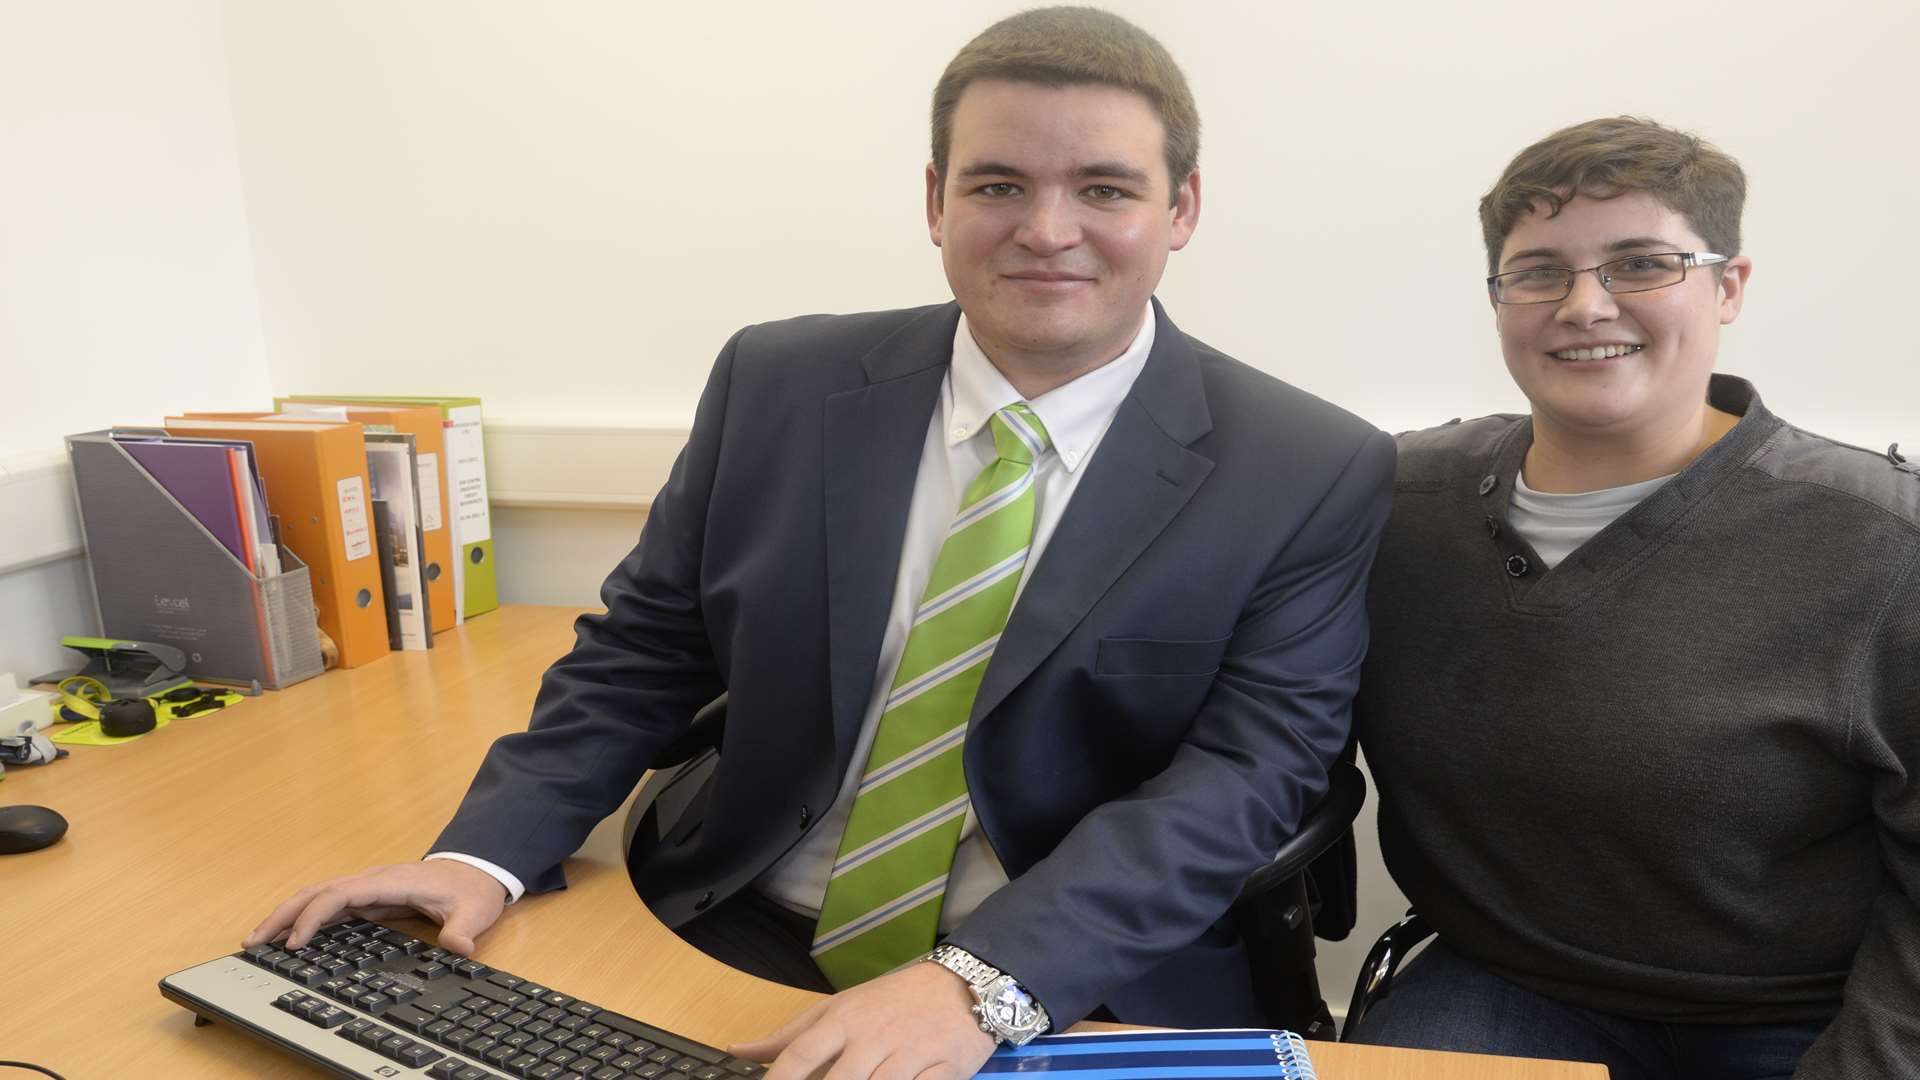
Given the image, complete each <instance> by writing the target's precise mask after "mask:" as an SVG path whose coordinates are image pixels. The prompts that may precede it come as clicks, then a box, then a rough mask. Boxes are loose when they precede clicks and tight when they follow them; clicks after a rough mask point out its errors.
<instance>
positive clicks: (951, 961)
mask: <svg viewBox="0 0 1920 1080" xmlns="http://www.w3.org/2000/svg"><path fill="white" fill-rule="evenodd" d="M922 959H925V960H931V961H933V962H934V963H936V964H939V965H940V966H941V967H943V968H946V969H947V970H948V971H951V972H953V973H954V974H955V975H958V976H960V977H961V978H962V979H965V980H966V983H967V988H968V989H970V990H972V991H973V996H974V1000H975V1005H974V1006H973V1015H974V1016H975V1017H977V1018H978V1019H979V1021H980V1030H981V1031H984V1032H986V1033H987V1034H989V1035H991V1036H993V1041H994V1042H995V1043H996V1044H998V1043H1003V1042H1006V1043H1012V1044H1013V1045H1015V1046H1025V1045H1026V1044H1027V1043H1029V1042H1031V1041H1033V1037H1034V1036H1035V1035H1038V1034H1040V1033H1041V1032H1043V1031H1045V1030H1047V1028H1048V1027H1049V1026H1050V1025H1051V1024H1052V1023H1053V1021H1052V1020H1050V1019H1048V1018H1047V1010H1046V1009H1045V1008H1043V1007H1042V1006H1041V1005H1040V1003H1039V1002H1037V1001H1035V1000H1033V995H1032V994H1029V993H1027V989H1026V987H1024V986H1021V985H1020V984H1019V983H1018V982H1015V981H1014V978H1013V976H1011V975H1005V974H1002V973H1001V972H1000V970H999V969H998V968H996V967H994V966H992V965H991V964H988V963H987V962H986V961H984V960H982V959H980V958H979V957H977V956H975V955H973V954H972V953H970V952H968V951H967V950H965V949H962V948H960V947H958V946H955V945H939V946H936V947H935V948H934V950H933V951H932V952H930V953H928V954H927V955H926V956H924V957H922Z"/></svg>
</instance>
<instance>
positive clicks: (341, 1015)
mask: <svg viewBox="0 0 1920 1080" xmlns="http://www.w3.org/2000/svg"><path fill="white" fill-rule="evenodd" d="M352 1015H353V1014H352V1013H349V1012H348V1011H347V1010H345V1009H343V1008H341V1007H339V1006H338V1005H328V1006H326V1007H325V1008H322V1009H316V1010H314V1013H313V1015H312V1016H309V1017H307V1019H308V1020H311V1021H312V1022H313V1023H315V1024H317V1025H319V1026H320V1027H323V1028H337V1027H339V1026H340V1025H341V1024H344V1023H346V1022H347V1019H348V1018H349V1017H351V1016H352Z"/></svg>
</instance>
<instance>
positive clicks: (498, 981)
mask: <svg viewBox="0 0 1920 1080" xmlns="http://www.w3.org/2000/svg"><path fill="white" fill-rule="evenodd" d="M487 981H488V982H490V983H492V984H493V985H495V986H500V987H505V988H506V989H508V990H518V989H520V984H521V983H522V982H524V981H525V980H523V979H521V978H520V976H518V975H509V974H507V973H506V972H504V971H496V972H494V973H493V974H491V975H489V976H487Z"/></svg>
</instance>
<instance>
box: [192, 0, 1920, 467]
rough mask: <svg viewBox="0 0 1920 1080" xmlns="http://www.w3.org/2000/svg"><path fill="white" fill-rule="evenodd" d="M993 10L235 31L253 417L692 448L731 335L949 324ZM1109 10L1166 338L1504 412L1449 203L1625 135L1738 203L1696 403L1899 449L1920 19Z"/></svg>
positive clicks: (1392, 420) (1376, 8)
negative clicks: (436, 416)
mask: <svg viewBox="0 0 1920 1080" xmlns="http://www.w3.org/2000/svg"><path fill="white" fill-rule="evenodd" d="M1015 6H1017V5H1016V4H1013V3H1006V2H1004V0H1002V2H998V3H994V4H990V5H987V6H985V7H981V6H961V5H953V4H931V3H884V4H883V3H878V2H874V3H856V2H840V3H831V4H785V3H775V2H773V0H751V2H741V3H732V4H717V5H705V6H697V7H696V6H690V5H679V4H664V3H644V4H635V3H630V2H626V0H599V2H576V3H571V4H566V5H547V6H544V7H541V8H534V7H531V6H529V5H524V4H512V3H489V4H475V3H467V2H458V0H413V2H409V3H403V4H395V3H391V2H389V0H324V2H322V0H316V2H311V3H306V4H301V5H270V4H252V3H229V4H228V5H227V7H226V9H225V10H226V13H227V20H228V27H227V29H228V34H229V49H230V51H231V54H232V65H233V72H234V86H235V93H234V103H235V110H236V114H237V117H238V123H239V129H240V133H241V139H240V143H241V160H242V167H243V172H244V175H245V177H246V180H247V191H248V196H249V204H250V207H251V211H252V222H253V226H254V230H255V237H256V242H257V243H256V246H257V248H258V251H259V266H260V282H261V293H262V296H263V298H264V299H263V313H264V319H265V324H266V329H267V335H268V340H269V342H270V345H271V348H270V354H271V358H272V364H273V379H274V385H275V387H276V388H277V389H281V390H290V389H295V388H299V389H311V388H315V387H322V386H348V387H351V388H354V389H381V390H400V389H420V388H425V387H439V388H447V389H448V390H453V389H458V390H461V391H466V392H473V393H478V394H480V395H482V396H483V397H484V398H486V400H487V403H488V409H489V415H491V416H495V417H502V418H509V419H517V420H521V419H523V420H577V421H590V422H602V423H642V424H676V423H677V424H684V423H685V422H686V419H687V417H688V416H689V415H690V412H691V407H692V403H693V401H694V399H695V396H696V395H697V393H698V389H699V386H700V382H701V377H702V375H703V374H704V372H705V369H706V367H707V365H708V364H709V362H710V361H711V358H712V356H713V353H714V351H715V350H716V349H717V348H718V347H719V345H720V343H721V342H722V341H723V340H724V339H725V336H726V335H727V334H728V333H729V332H731V331H732V330H733V329H735V328H737V327H738V326H739V325H741V324H744V323H747V322H751V321H754V320H763V319H769V318H777V317H780V316H784V315H789V314H795V313H800V312H806V311H832V310H847V309H859V308H871V307H881V306H894V305H906V304H914V303H923V302H927V301H930V300H937V299H940V298H942V297H944V295H945V293H944V290H943V282H942V279H941V277H940V273H939V266H938V262H937V259H936V254H935V252H934V251H933V250H932V248H931V247H930V246H929V244H928V242H927V240H926V237H925V230H924V224H923V220H922V209H921V180H920V169H921V167H922V165H923V164H924V162H925V159H926V157H927V150H926V147H925V140H926V135H925V115H924V114H925V110H926V101H927V96H928V93H929V91H930V89H931V84H932V82H933V79H934V77H935V75H936V74H937V72H938V70H939V68H940V66H941V65H942V64H943V63H944V62H945V61H946V59H947V58H948V57H949V56H950V55H951V53H952V52H953V50H954V49H955V48H957V47H958V46H959V45H960V44H961V43H962V42H963V41H964V40H965V39H966V38H967V37H968V36H969V35H970V34H972V33H973V32H975V31H977V30H978V29H979V28H981V27H982V26H983V25H984V24H985V23H987V22H988V21H989V20H990V19H991V18H993V17H995V16H996V15H998V14H1001V13H1004V12H1006V11H1009V10H1012V9H1013V8H1014V7H1015ZM1112 6H1113V7H1114V8H1116V9H1117V10H1119V11H1121V12H1123V13H1126V14H1130V15H1132V16H1134V17H1135V18H1137V19H1138V20H1139V21H1140V22H1141V23H1142V24H1143V25H1145V26H1147V27H1148V28H1149V29H1151V30H1152V31H1154V32H1156V33H1157V34H1159V35H1160V36H1161V37H1162V38H1163V39H1164V40H1165V41H1166V42H1167V43H1168V45H1169V46H1170V47H1171V48H1172V50H1173V51H1174V53H1175V55H1176V56H1177V57H1178V58H1180V59H1181V60H1182V61H1183V62H1184V64H1185V66H1186V68H1187V71H1188V72H1189V74H1190V76H1191V78H1192V80H1193V83H1194V86H1195V90H1196V93H1197V94H1198V96H1199V102H1200V106H1201V111H1202V115H1203V116H1204V117H1205V119H1206V133H1205V138H1204V141H1203V150H1202V162H1203V165H1202V175H1203V177H1204V180H1205V196H1206V198H1205V212H1204V214H1203V216H1202V221H1201V226H1200V230H1199V233H1198V236H1197V237H1196V239H1195V242H1194V244H1193V245H1192V246H1191V247H1190V248H1189V249H1188V250H1187V251H1186V252H1184V253H1182V254H1180V255H1177V256H1175V257H1174V260H1173V262H1172V264H1171V268H1170V270H1169V274H1168V277H1167V280H1166V283H1165V284H1164V286H1163V288H1162V296H1163V297H1164V298H1165V299H1166V301H1167V302H1168V305H1169V307H1170V309H1171V311H1172V312H1173V314H1174V315H1175V317H1176V318H1177V319H1178V320H1179V321H1180V322H1181V323H1182V325H1183V326H1184V327H1185V328H1187V329H1188V330H1190V331H1191V332H1194V333H1196V334H1198V335H1200V336H1202V337H1204V338H1206V339H1207V340H1209V341H1210V342H1212V343H1213V344H1215V345H1217V346H1220V347H1222V348H1224V349H1226V350H1228V351H1229V352H1232V353H1234V354H1236V355H1238V356H1240V357H1242V358H1243V359H1247V360H1249V361H1251V362H1253V363H1255V364H1257V365H1259V366H1261V367H1263V368H1266V369H1267V370H1270V371H1272V372H1274V373H1275V374H1278V375H1280V376H1282V377H1285V378H1288V379H1291V380H1293V381H1295V382H1297V383H1300V384H1302V385H1304V386H1306V387H1308V388H1309V389H1313V390H1315V391H1318V392H1320V393H1322V394H1323V395H1325V396H1327V397H1329V398H1332V399H1333V400H1335V401H1338V402H1340V403H1342V404H1344V405H1346V406H1348V407H1350V408H1353V409H1355V410H1356V411H1358V412H1360V413H1362V414H1363V415H1366V416H1368V417H1369V418H1372V419H1374V420H1375V421H1376V422H1377V423H1379V424H1380V425H1381V426H1383V427H1388V428H1396V429H1397V428H1402V427H1408V426H1415V425H1423V424H1426V423H1431V422H1435V421H1437V420H1444V419H1446V418H1448V417H1451V416H1454V415H1459V414H1468V415H1475V414H1479V413H1482V412H1486V411H1490V410H1493V409H1505V408H1517V407H1519V406H1520V405H1521V401H1520V398H1519V397H1518V395H1517V394H1516V393H1515V392H1514V391H1513V390H1512V389H1511V388H1510V387H1509V386H1508V384H1507V380H1506V376H1505V373H1504V371H1503V369H1502V367H1501V365H1500V363H1499V360H1498V355H1497V352H1496V351H1495V346H1494V339H1493V336H1492V329H1491V319H1490V317H1489V315H1488V312H1487V307H1486V303H1485V301H1484V299H1483V297H1484V292H1483V288H1482V286H1481V284H1480V277H1481V275H1482V274H1483V273H1484V270H1483V269H1482V262H1483V259H1482V255H1481V252H1480V245H1479V234H1478V226H1477V222H1476V220H1475V216H1474V208H1475V203H1476V201H1477V200H1478V198H1479V196H1480V194H1481V193H1482V192H1483V191H1484V190H1485V189H1486V187H1487V186H1488V185H1489V184H1490V183H1491V181H1492V180H1493V178H1494V176H1495V175H1496V174H1497V173H1498V171H1499V169H1500V167H1501V166H1502V165H1503V164H1504V163H1505V161H1506V159H1507V158H1508V157H1509V156H1510V155H1511V154H1512V153H1513V152H1514V151H1515V150H1517V149H1518V148H1519V147H1520V146H1522V145H1524V144H1525V143H1526V142H1528V141H1530V140H1532V139H1533V138H1536V137H1538V136H1540V135H1543V134H1545V133H1546V132H1547V131H1549V130H1551V129H1552V128H1554V127H1556V126H1559V125H1562V124H1565V123H1568V122H1572V121H1577V120H1581V119H1586V118H1589V117H1592V116H1595V115H1601V114H1607V113H1618V112H1623V111H1631V112H1637V113H1645V114H1650V115H1652V116H1655V117H1657V118H1660V119H1663V120H1665V121H1668V122H1670V123H1674V124H1678V125H1683V126H1686V127H1690V128H1694V129H1697V130H1700V131H1702V132H1704V133H1706V134H1708V135H1709V136H1710V137H1711V138H1713V139H1715V140H1717V141H1718V142H1719V143H1721V144H1722V145H1723V146H1724V147H1725V148H1726V149H1728V150H1729V151H1730V152H1732V153H1733V154H1735V155H1736V156H1737V157H1739V158H1740V159H1741V160H1742V161H1743V162H1744V163H1745V164H1746V166H1747V168H1748V171H1749V172H1750V174H1751V176H1752V180H1753V193H1752V199H1751V205H1750V209H1749V213H1748V216H1747V236H1748V249H1749V251H1750V252H1751V254H1752V255H1753V256H1754V259H1755V261H1756V264H1757V271H1756V276H1755V278H1754V288H1753V290H1752V292H1751V301H1750V303H1749V306H1748V309H1747V312H1746V314H1745V315H1744V316H1743V318H1742V319H1741V321H1740V323H1739V324H1737V325H1736V326H1735V327H1734V328H1732V329H1731V330H1730V331H1729V333H1728V335H1727V344H1726V355H1725V363H1724V366H1725V367H1726V368H1727V369H1729V370H1733V371H1737V372H1741V373H1745V374H1749V375H1752V376H1753V377H1755V378H1756V379H1757V380H1758V381H1759V384H1760V387H1761V389H1762V391H1763V393H1764V394H1765V395H1766V397H1767V399H1768V401H1769V403H1770V404H1773V405H1775V406H1776V408H1777V410H1778V411H1780V412H1782V413H1783V414H1784V415H1786V416H1788V417H1789V418H1791V419H1794V420H1796V421H1798V422H1800V423H1802V424H1805V425H1808V426H1811V427H1814V428H1816V429H1819V430H1823V431H1827V432H1830V433H1832V434H1834V435H1836V436H1840V437H1845V438H1848V439H1849V440H1852V441H1857V442H1861V443H1864V444H1868V445H1873V446H1876V447H1884V446H1885V445H1886V444H1887V443H1888V442H1891V441H1893V440H1895V439H1897V438H1905V439H1907V440H1908V441H1909V442H1920V429H1916V427H1915V426H1914V425H1912V424H1911V423H1910V422H1909V419H1910V416H1911V414H1912V413H1913V412H1914V409H1913V408H1912V404H1911V403H1912V402H1913V401H1914V400H1915V398H1916V396H1920V364H1916V363H1915V353H1916V349H1915V345H1914V343H1913V337H1912V335H1911V334H1909V333H1906V332H1905V331H1904V330H1903V329H1902V328H1900V326H1899V319H1898V316H1897V313H1898V312H1900V311H1901V310H1902V309H1903V306H1904V304H1905V287H1904V284H1903V282H1902V278H1903V276H1904V275H1903V274H1902V272H1901V270H1900V265H1901V264H1900V262H1899V260H1900V259H1902V258H1904V257H1905V255H1906V254H1907V253H1908V252H1910V251H1913V250H1915V248H1916V241H1920V211H1916V210H1915V209H1914V207H1913V205H1912V203H1911V200H1910V199H1909V198H1908V197H1907V195H1906V189H1907V188H1908V186H1909V185H1908V183H1907V180H1908V178H1910V177H1911V176H1913V175H1914V174H1915V172H1916V166H1920V150H1917V149H1916V146H1915V141H1914V140H1913V139H1912V138H1911V137H1910V134H1911V130H1912V111H1911V102H1912V100H1913V99H1914V98H1915V97H1916V96H1917V88H1916V86H1915V80H1914V78H1913V76H1912V71H1913V65H1912V55H1913V52H1914V50H1915V47H1916V46H1920V7H1916V6H1915V5H1911V4H1905V3H1892V2H1863V0H1838V2H1833V3H1824V4H1819V5H1808V4H1804V3H1800V2H1798V0H1763V2H1758V3H1750V4H1745V5H1741V6H1739V7H1737V8H1730V7H1727V6H1725V5H1711V6H1710V5H1690V4H1673V3H1668V2H1664V0H1662V2H1648V0H1621V2H1619V3H1614V4H1609V5H1607V6H1606V7H1605V9H1604V10H1580V9H1571V8H1568V9H1561V10H1557V11H1552V10H1543V9H1542V8H1541V7H1540V6H1539V5H1537V4H1532V3H1526V4H1521V3H1514V2H1503V3H1486V4H1476V5H1440V4H1416V3H1411V2H1407V3H1386V4H1378V3H1376V4H1357V5H1335V4H1300V3H1272V2H1269V0H1233V2H1226V0H1216V2H1211V3H1208V2H1200V3H1192V4H1188V5H1185V6H1184V7H1182V8H1181V9H1180V14H1179V16H1178V17H1172V16H1170V15H1169V14H1168V12H1169V11H1170V9H1168V8H1167V7H1166V6H1165V5H1164V4H1160V3H1147V2H1145V0H1120V2H1117V3H1114V4H1113V5H1112ZM1342 281H1353V282H1356V284H1355V285H1353V286H1351V287H1344V286H1342V285H1340V284H1339V283H1340V282H1342Z"/></svg>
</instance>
